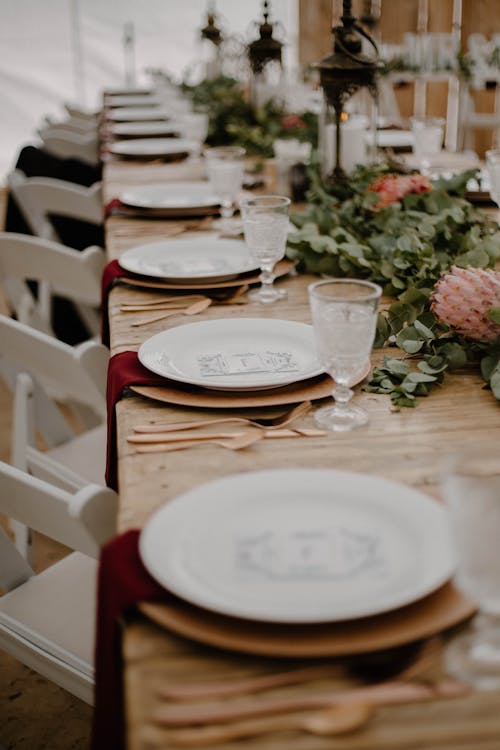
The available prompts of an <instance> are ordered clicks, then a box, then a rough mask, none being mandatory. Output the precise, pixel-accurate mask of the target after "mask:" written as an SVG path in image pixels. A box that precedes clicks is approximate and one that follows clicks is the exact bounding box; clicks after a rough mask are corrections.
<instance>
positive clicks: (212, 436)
mask: <svg viewBox="0 0 500 750" xmlns="http://www.w3.org/2000/svg"><path fill="white" fill-rule="evenodd" d="M247 434H248V431H246V432H189V434H186V431H181V432H156V433H152V434H148V435H146V434H141V435H129V436H128V438H127V441H128V442H129V443H135V444H148V443H179V442H186V441H190V442H194V441H200V440H201V441H205V442H206V441H207V440H208V441H211V440H227V439H233V438H236V437H242V436H243V435H247ZM325 435H328V432H327V431H326V430H318V429H315V428H310V429H308V428H305V427H304V428H297V429H296V430H286V429H285V430H271V431H270V432H268V431H267V430H266V431H265V432H262V433H261V437H265V438H267V439H273V438H295V437H324V436H325Z"/></svg>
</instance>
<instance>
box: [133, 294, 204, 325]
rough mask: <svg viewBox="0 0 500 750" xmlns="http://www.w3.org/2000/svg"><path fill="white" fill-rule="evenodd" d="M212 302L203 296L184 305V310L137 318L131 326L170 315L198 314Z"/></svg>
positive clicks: (144, 323) (154, 321) (146, 323)
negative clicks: (188, 304)
mask: <svg viewBox="0 0 500 750" xmlns="http://www.w3.org/2000/svg"><path fill="white" fill-rule="evenodd" d="M211 304H212V300H211V299H209V298H208V297H205V298H204V299H201V300H198V301H197V302H193V304H192V305H190V306H189V307H186V309H185V310H175V311H174V310H173V311H171V312H167V313H163V314H162V315H156V316H155V317H153V318H146V319H145V320H139V321H137V322H135V323H131V326H132V327H134V328H137V327H138V326H146V325H149V323H156V322H157V321H158V320H164V319H165V318H170V317H171V316H172V315H198V313H201V312H203V310H206V309H207V307H209V306H210V305H211Z"/></svg>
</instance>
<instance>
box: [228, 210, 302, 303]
mask: <svg viewBox="0 0 500 750" xmlns="http://www.w3.org/2000/svg"><path fill="white" fill-rule="evenodd" d="M290 202H291V201H290V198H286V197H285V196H282V195H260V196H258V197H256V198H248V199H247V200H244V201H241V203H240V210H241V215H242V218H243V232H244V234H245V242H246V244H247V247H248V249H249V251H250V254H251V256H252V258H254V259H255V260H256V261H257V263H258V264H259V267H260V269H261V274H260V280H261V286H260V288H259V289H256V290H255V291H253V292H250V294H249V295H248V297H249V299H251V300H252V301H254V302H261V303H263V304H270V303H271V302H276V301H277V300H280V299H283V298H284V297H286V291H285V290H284V289H276V288H275V287H274V285H273V282H274V278H275V277H274V266H275V265H276V263H277V261H278V260H280V259H281V258H282V257H283V256H284V254H285V248H286V238H287V236H288V228H289V222H288V211H289V207H290Z"/></svg>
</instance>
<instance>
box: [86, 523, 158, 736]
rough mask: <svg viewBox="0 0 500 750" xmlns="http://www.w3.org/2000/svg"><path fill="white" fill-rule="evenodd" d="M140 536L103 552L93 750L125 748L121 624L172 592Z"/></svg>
mask: <svg viewBox="0 0 500 750" xmlns="http://www.w3.org/2000/svg"><path fill="white" fill-rule="evenodd" d="M138 545H139V531H138V530H135V529H134V530H132V531H127V532H126V533H125V534H122V535H121V536H118V537H115V539H113V540H111V542H109V543H108V544H107V545H106V546H105V547H103V549H102V551H101V559H100V563H99V577H98V588H97V624H96V643H95V688H94V698H95V705H94V714H93V724H92V743H91V748H92V750H122V749H123V748H125V738H124V716H123V685H122V654H121V627H120V622H119V621H120V618H121V617H123V615H125V614H126V612H127V610H129V609H130V608H131V607H133V606H134V605H135V604H136V603H137V602H139V601H161V600H163V599H166V597H167V596H168V592H167V591H166V590H165V589H164V588H162V586H160V584H159V583H157V582H156V581H155V580H154V579H153V578H152V577H151V576H150V575H149V573H148V572H147V570H146V569H145V567H144V565H143V564H142V561H141V558H140V557H139V550H138Z"/></svg>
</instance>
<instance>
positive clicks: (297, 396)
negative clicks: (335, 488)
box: [129, 362, 371, 409]
mask: <svg viewBox="0 0 500 750" xmlns="http://www.w3.org/2000/svg"><path fill="white" fill-rule="evenodd" d="M370 370H371V363H370V362H368V363H367V366H366V369H365V370H364V371H363V372H362V373H361V375H360V376H359V377H357V378H356V379H355V381H354V382H353V383H350V386H351V387H352V386H354V385H357V383H360V382H361V381H362V380H364V379H365V378H366V377H367V375H368V374H369V373H370ZM129 389H130V390H131V391H133V392H134V393H136V394H137V395H138V396H144V397H145V398H151V399H153V401H161V402H163V403H166V404H177V405H178V406H194V407H198V408H207V409H251V408H255V407H265V406H280V405H284V404H295V403H299V402H300V401H318V400H319V399H320V398H328V396H331V395H332V391H333V380H332V379H331V377H330V376H329V375H318V377H316V378H310V379H309V380H301V381H299V382H298V383H291V384H290V385H285V386H283V387H282V388H273V389H270V390H262V391H218V390H215V389H212V390H210V389H209V388H199V387H198V386H193V385H185V384H183V383H177V382H175V381H173V380H167V379H166V378H165V385H163V386H145V385H131V386H129Z"/></svg>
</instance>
